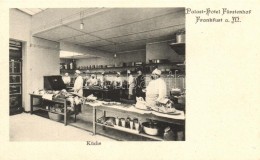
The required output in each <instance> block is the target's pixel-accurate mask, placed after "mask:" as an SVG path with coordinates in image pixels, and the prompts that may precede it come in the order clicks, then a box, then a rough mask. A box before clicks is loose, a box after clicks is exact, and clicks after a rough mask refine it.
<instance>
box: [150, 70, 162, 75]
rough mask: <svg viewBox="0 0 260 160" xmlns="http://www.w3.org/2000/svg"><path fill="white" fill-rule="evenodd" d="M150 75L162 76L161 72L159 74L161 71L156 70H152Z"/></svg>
mask: <svg viewBox="0 0 260 160" xmlns="http://www.w3.org/2000/svg"><path fill="white" fill-rule="evenodd" d="M152 74H157V75H159V76H160V75H161V74H162V72H161V70H159V69H157V68H156V69H155V70H153V72H152Z"/></svg>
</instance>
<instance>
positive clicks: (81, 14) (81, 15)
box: [80, 12, 84, 30]
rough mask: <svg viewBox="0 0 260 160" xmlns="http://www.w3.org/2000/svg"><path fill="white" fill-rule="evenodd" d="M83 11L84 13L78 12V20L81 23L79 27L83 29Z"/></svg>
mask: <svg viewBox="0 0 260 160" xmlns="http://www.w3.org/2000/svg"><path fill="white" fill-rule="evenodd" d="M83 13H84V12H80V21H81V23H80V29H81V30H82V29H84V23H83V19H82V17H83Z"/></svg>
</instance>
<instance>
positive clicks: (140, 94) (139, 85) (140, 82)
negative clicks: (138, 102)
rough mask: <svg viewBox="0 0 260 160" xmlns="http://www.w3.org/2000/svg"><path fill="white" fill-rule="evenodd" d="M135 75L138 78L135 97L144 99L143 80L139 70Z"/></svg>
mask: <svg viewBox="0 0 260 160" xmlns="http://www.w3.org/2000/svg"><path fill="white" fill-rule="evenodd" d="M137 74H138V76H137V77H136V86H135V91H136V94H135V96H136V97H143V99H145V93H144V92H143V89H145V79H144V76H143V74H142V71H141V70H139V71H138V72H137Z"/></svg>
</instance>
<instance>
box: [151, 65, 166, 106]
mask: <svg viewBox="0 0 260 160" xmlns="http://www.w3.org/2000/svg"><path fill="white" fill-rule="evenodd" d="M151 76H152V80H151V81H150V82H149V84H148V86H147V88H146V105H147V106H148V107H152V108H153V107H156V104H157V102H158V101H160V99H162V98H165V97H166V93H167V90H166V83H165V81H164V80H163V79H162V78H161V71H160V70H159V69H157V68H156V69H155V70H154V71H153V72H152V75H151Z"/></svg>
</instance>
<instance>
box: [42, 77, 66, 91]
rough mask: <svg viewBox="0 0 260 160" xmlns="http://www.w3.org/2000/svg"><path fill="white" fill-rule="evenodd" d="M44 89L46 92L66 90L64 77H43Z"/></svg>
mask: <svg viewBox="0 0 260 160" xmlns="http://www.w3.org/2000/svg"><path fill="white" fill-rule="evenodd" d="M43 81H44V89H45V90H62V89H66V85H65V84H64V82H63V80H62V77H61V76H60V75H55V76H43Z"/></svg>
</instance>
